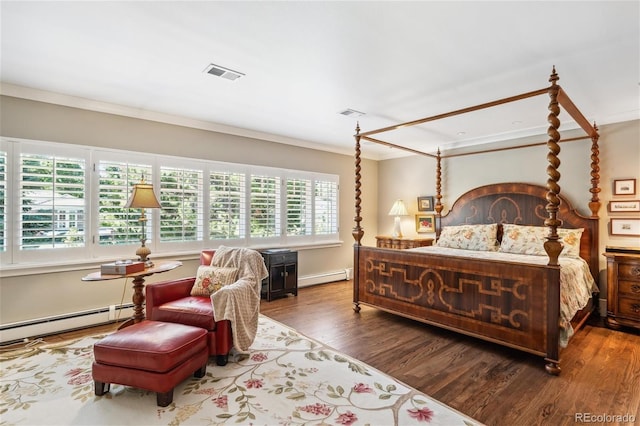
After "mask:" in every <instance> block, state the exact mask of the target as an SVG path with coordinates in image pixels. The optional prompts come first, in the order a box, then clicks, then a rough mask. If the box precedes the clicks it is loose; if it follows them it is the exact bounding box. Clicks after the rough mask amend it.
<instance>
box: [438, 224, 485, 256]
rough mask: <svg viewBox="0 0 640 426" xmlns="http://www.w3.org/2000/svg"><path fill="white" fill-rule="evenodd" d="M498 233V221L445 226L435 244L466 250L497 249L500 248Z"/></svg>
mask: <svg viewBox="0 0 640 426" xmlns="http://www.w3.org/2000/svg"><path fill="white" fill-rule="evenodd" d="M497 234H498V225H497V224H496V223H492V224H489V225H456V226H445V227H444V228H443V229H442V232H441V233H440V238H438V241H437V242H436V244H435V245H436V246H438V247H449V248H456V249H464V250H477V251H496V250H497V249H498V240H497Z"/></svg>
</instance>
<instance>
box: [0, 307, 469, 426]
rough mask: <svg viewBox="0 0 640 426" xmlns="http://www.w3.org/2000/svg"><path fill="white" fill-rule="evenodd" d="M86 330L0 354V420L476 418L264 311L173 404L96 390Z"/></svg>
mask: <svg viewBox="0 0 640 426" xmlns="http://www.w3.org/2000/svg"><path fill="white" fill-rule="evenodd" d="M101 337H102V336H92V337H87V338H83V339H80V340H75V341H68V342H62V343H56V344H47V343H41V344H39V345H36V346H32V347H30V348H24V349H21V350H17V351H13V352H11V353H6V352H5V353H3V354H2V355H1V356H0V361H1V362H0V367H1V373H0V374H1V376H0V378H1V381H0V389H1V392H2V393H1V395H0V425H126V424H129V425H218V424H234V425H239V424H240V425H303V424H304V425H312V424H313V425H394V424H395V425H410V424H422V425H425V424H436V425H448V426H450V425H477V424H479V423H478V422H476V421H475V420H473V419H471V418H469V417H467V416H465V415H463V414H461V413H459V412H457V411H455V410H453V409H451V408H450V407H448V406H446V405H444V404H442V403H440V402H438V401H436V400H435V399H433V398H430V397H429V396H427V395H425V394H423V393H421V392H418V391H417V390H415V389H412V388H410V387H409V386H407V385H405V384H403V383H400V382H398V381H397V380H395V379H394V378H392V377H389V376H387V375H385V374H383V373H381V372H380V371H378V370H375V369H374V368H372V367H370V366H369V365H367V364H364V363H362V362H360V361H358V360H356V359H353V358H350V357H348V356H346V355H343V354H341V353H339V352H337V351H335V350H333V349H332V348H330V347H327V346H326V345H324V344H322V343H320V342H318V341H315V340H313V339H310V338H308V337H306V336H304V335H301V334H300V333H298V332H296V331H295V330H293V329H291V328H289V327H287V326H285V325H283V324H280V323H278V322H276V321H274V320H272V319H270V318H268V317H265V316H264V315H261V316H260V323H259V327H258V335H257V337H256V339H255V341H254V343H253V345H252V346H251V351H250V354H248V355H244V354H243V355H235V356H234V357H230V360H229V363H228V364H227V365H226V366H224V367H220V366H218V365H216V364H215V359H214V358H211V360H210V362H209V365H208V366H207V374H206V375H205V376H204V377H203V378H201V379H196V378H193V377H192V378H189V379H187V380H185V381H184V382H183V383H181V384H180V385H178V386H177V387H176V388H175V390H174V394H173V403H171V404H170V405H169V406H167V407H164V408H161V407H158V406H157V405H156V395H155V393H154V392H149V391H145V390H141V389H135V388H131V387H127V386H122V385H116V384H112V385H111V390H110V392H109V393H107V394H105V395H103V396H100V397H98V396H95V394H94V388H93V380H92V378H91V364H92V362H93V344H94V343H95V342H97V341H98V340H99V339H100V338H101Z"/></svg>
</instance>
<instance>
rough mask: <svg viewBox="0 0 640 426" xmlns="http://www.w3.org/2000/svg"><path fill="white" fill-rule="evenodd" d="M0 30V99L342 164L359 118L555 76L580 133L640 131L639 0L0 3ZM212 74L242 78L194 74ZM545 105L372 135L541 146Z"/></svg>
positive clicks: (401, 116) (387, 116)
mask: <svg viewBox="0 0 640 426" xmlns="http://www.w3.org/2000/svg"><path fill="white" fill-rule="evenodd" d="M0 18H1V31H2V32H1V36H2V52H1V70H0V71H1V74H0V76H1V81H2V93H3V94H7V95H11V96H21V97H25V98H30V99H39V100H45V101H49V102H55V103H61V104H66V105H73V106H79V107H83V108H88V109H94V110H99V111H106V112H113V113H119V114H125V115H131V116H137V117H142V118H149V119H157V120H165V121H168V122H175V123H178V124H187V125H193V126H196V127H202V128H210V129H214V130H221V131H226V132H230V133H235V134H242V135H248V136H255V137H260V138H265V139H269V140H274V141H278V142H284V143H291V144H296V145H301V146H312V147H313V146H317V147H320V148H321V149H326V150H330V151H335V152H344V153H351V152H352V147H353V137H352V135H353V134H354V129H355V125H356V121H358V120H359V122H360V127H361V128H362V130H363V131H366V130H372V129H376V128H379V127H384V126H388V125H393V124H397V123H402V122H406V121H411V120H414V119H418V118H421V117H425V116H430V115H434V114H439V113H444V112H448V111H451V110H455V109H459V108H464V107H467V106H471V105H475V104H479V103H484V102H488V101H493V100H496V99H500V98H503V97H507V96H512V95H516V94H520V93H524V92H529V91H532V90H536V89H542V88H544V87H546V86H547V85H548V84H549V83H548V77H549V74H550V73H551V69H552V67H553V66H554V65H555V67H556V69H557V72H558V74H559V76H560V81H559V84H560V85H561V86H562V87H563V88H564V89H565V91H566V92H567V93H568V94H569V96H570V97H571V99H572V100H573V101H574V103H575V104H576V105H577V106H578V107H579V108H580V109H581V110H582V112H583V114H584V115H585V116H586V118H587V119H588V120H589V121H596V122H597V123H598V124H599V125H602V124H608V123H614V122H620V121H627V120H632V119H638V118H640V94H639V91H640V87H639V81H640V29H639V28H640V2H638V1H624V2H614V1H569V2H558V1H553V2H541V1H529V2H518V1H499V2H481V1H476V2H458V1H449V2H433V1H423V2H396V1H388V2H361V1H353V2H346V1H332V2H318V1H300V2H287V1H279V2H270V1H259V2H240V1H238V2H219V1H200V2H189V1H186V2H185V1H180V2H166V1H156V2H148V1H129V2H114V1H110V2H81V1H72V2H57V1H45V2H34V1H20V2H13V1H2V2H1V9H0ZM210 63H214V64H217V65H221V66H223V67H227V68H230V69H233V70H236V71H240V72H242V73H244V74H246V75H245V76H244V77H242V78H241V79H238V80H236V81H229V80H225V79H222V78H218V77H214V76H211V75H208V74H205V73H203V70H204V69H205V67H207V65H209V64H210ZM547 103H548V97H547V96H543V97H542V99H538V98H535V99H533V100H530V101H527V102H522V103H518V104H509V105H508V106H506V107H501V108H500V111H494V110H493V109H492V110H489V111H487V112H486V113H485V114H475V115H474V118H472V117H464V120H447V122H446V123H445V125H443V126H441V127H433V126H431V127H428V128H426V129H421V130H413V131H411V132H405V133H404V134H399V135H398V136H397V138H396V136H393V137H391V136H389V137H387V135H378V136H377V137H379V138H381V139H385V140H390V141H392V142H407V143H409V144H411V146H413V147H414V148H416V149H420V150H423V151H427V152H434V151H435V150H436V149H437V147H440V148H441V149H443V150H446V149H448V148H451V147H455V146H464V145H469V144H474V143H479V142H482V141H495V140H500V139H504V138H512V137H514V136H519V135H525V134H530V133H535V134H544V133H545V132H546V126H547V124H546V117H547V114H548V112H547ZM347 108H352V109H355V110H358V111H363V112H365V113H366V115H364V116H362V117H360V118H353V117H345V116H343V115H341V114H339V113H340V112H341V111H343V110H345V109H347ZM475 116H477V118H475ZM561 118H563V117H561ZM503 123H504V124H503ZM568 124H569V126H571V123H568ZM463 132H464V134H463V135H461V134H459V133H463ZM394 138H396V139H394ZM398 153H399V152H398V150H391V149H389V148H381V147H374V146H371V147H370V146H366V147H365V155H366V156H368V157H370V158H388V157H390V156H395V155H397V154H398Z"/></svg>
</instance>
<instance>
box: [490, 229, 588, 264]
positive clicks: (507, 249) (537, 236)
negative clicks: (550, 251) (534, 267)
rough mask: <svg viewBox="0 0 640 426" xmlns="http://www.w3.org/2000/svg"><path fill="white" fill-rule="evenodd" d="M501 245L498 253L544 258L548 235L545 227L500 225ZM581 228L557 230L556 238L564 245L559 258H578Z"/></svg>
mask: <svg viewBox="0 0 640 426" xmlns="http://www.w3.org/2000/svg"><path fill="white" fill-rule="evenodd" d="M502 229H503V234H502V243H501V244H500V251H501V252H504V253H515V254H530V255H534V256H546V255H547V252H546V251H545V250H544V242H545V241H546V237H547V235H549V228H548V227H546V226H524V225H513V224H507V223H505V224H504V225H502ZM583 230H584V229H583V228H580V229H565V228H558V236H559V237H560V241H561V242H562V243H563V244H564V249H563V250H562V252H561V253H560V256H565V257H580V238H581V237H582V232H583Z"/></svg>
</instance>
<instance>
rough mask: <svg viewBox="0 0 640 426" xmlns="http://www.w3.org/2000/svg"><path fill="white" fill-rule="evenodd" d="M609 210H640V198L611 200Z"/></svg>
mask: <svg viewBox="0 0 640 426" xmlns="http://www.w3.org/2000/svg"><path fill="white" fill-rule="evenodd" d="M608 210H609V211H610V212H612V213H615V212H640V200H620V201H609V205H608Z"/></svg>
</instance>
